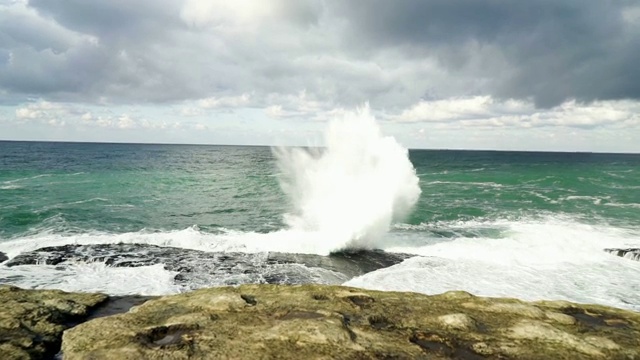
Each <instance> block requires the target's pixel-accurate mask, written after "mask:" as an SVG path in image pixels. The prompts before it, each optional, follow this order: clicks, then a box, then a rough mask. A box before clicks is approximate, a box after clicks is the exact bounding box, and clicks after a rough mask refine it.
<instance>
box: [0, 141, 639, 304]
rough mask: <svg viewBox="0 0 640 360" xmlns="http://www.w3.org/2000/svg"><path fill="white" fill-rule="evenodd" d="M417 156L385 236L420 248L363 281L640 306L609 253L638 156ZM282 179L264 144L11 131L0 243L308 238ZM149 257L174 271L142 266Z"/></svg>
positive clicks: (622, 241) (631, 227)
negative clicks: (405, 204) (74, 139)
mask: <svg viewBox="0 0 640 360" xmlns="http://www.w3.org/2000/svg"><path fill="white" fill-rule="evenodd" d="M409 159H410V161H411V163H412V164H413V166H414V168H415V173H416V175H417V177H418V179H419V182H418V185H419V188H420V190H421V194H420V197H419V198H418V201H417V203H416V205H415V206H414V207H413V210H412V211H411V212H410V213H409V214H408V216H406V217H405V218H404V219H401V220H399V221H396V222H395V223H394V224H393V225H392V226H391V228H390V229H389V232H388V233H386V234H385V235H384V237H383V239H382V241H381V242H378V243H376V244H377V245H376V247H382V248H383V249H385V250H387V251H396V252H405V253H411V254H415V255H416V258H415V259H411V260H410V261H406V262H405V263H403V264H400V265H399V266H396V267H393V268H389V269H383V270H380V271H376V272H374V273H371V274H367V275H365V276H364V277H362V278H359V279H355V280H353V281H352V282H350V284H352V285H357V286H363V287H369V288H380V289H401V290H412V291H420V292H425V293H434V292H440V291H445V290H448V289H451V288H457V289H460V288H462V289H466V290H468V291H472V292H475V293H480V294H485V295H500V296H502V295H509V296H518V297H523V298H528V299H533V298H563V299H569V300H574V301H583V302H599V303H605V304H610V305H616V306H622V307H627V308H633V309H640V295H637V294H640V291H639V290H640V280H639V279H640V263H639V262H634V261H631V260H628V259H623V258H618V257H615V256H612V255H610V254H607V253H605V252H604V251H602V249H604V248H608V247H624V246H629V247H630V246H636V247H638V246H639V245H640V155H623V154H585V153H528V152H485V151H428V150H412V151H410V152H409ZM280 180H281V169H280V168H279V167H278V159H277V158H276V157H275V156H274V154H273V152H272V150H271V149H270V148H267V147H234V146H190V145H132V144H84V143H45V142H0V252H4V253H6V254H7V255H8V256H9V257H13V256H16V255H17V254H19V253H21V252H24V251H28V250H33V249H35V248H38V247H44V246H53V245H61V244H69V243H117V242H127V243H148V244H155V245H161V246H174V247H184V248H190V249H200V250H206V251H231V250H233V251H247V252H260V251H271V250H278V251H290V252H307V251H306V250H305V249H306V248H305V246H306V245H305V241H310V240H309V239H311V238H314V236H315V235H313V234H311V233H310V232H306V233H305V232H304V231H302V232H290V231H288V224H287V223H286V221H285V218H284V214H286V213H288V212H291V208H292V199H291V198H290V197H287V196H286V195H285V192H284V191H283V190H282V189H281V186H280V182H279V181H280ZM333 186H335V187H339V186H340V184H339V182H338V183H336V184H334V185H333ZM363 201H368V200H363ZM372 201H373V199H372ZM335 206H336V209H338V208H340V206H341V204H335ZM327 211H332V210H331V209H328V210H327ZM346 220H347V221H348V215H347V219H346ZM307 237H308V239H307ZM314 251H315V250H313V249H311V250H309V251H308V252H314ZM93 266H95V264H94V265H93ZM24 269H26V268H23V269H22V270H20V271H23V272H22V273H20V276H18V275H16V274H17V273H12V271H14V272H16V271H18V270H15V268H3V267H2V266H0V278H2V277H3V276H4V277H5V280H4V282H12V281H10V280H7V279H11V278H12V277H13V278H15V279H19V280H16V281H13V282H15V283H17V284H20V285H23V286H32V287H56V286H57V285H56V284H58V285H59V283H57V282H55V281H53V280H51V279H50V278H47V277H46V276H45V275H42V272H46V271H49V270H50V269H48V268H45V267H44V266H43V267H42V268H41V269H40V270H42V271H41V272H40V273H38V274H40V275H37V276H36V275H33V276H32V277H31V278H30V276H31V275H28V274H26V275H25V273H24V271H25V270H24ZM47 269H48V270H47ZM92 269H93V270H91V271H97V272H98V273H99V275H100V276H102V277H103V278H104V277H108V275H106V274H107V272H109V271H111V269H108V268H100V269H98V270H99V271H98V270H96V268H92ZM45 270H46V271H45ZM85 270H86V269H85ZM85 270H83V271H85ZM147 270H149V274H150V275H149V276H150V277H156V278H159V277H161V276H159V275H158V273H159V272H162V269H146V270H145V269H143V268H140V269H139V271H140V272H139V273H138V275H140V276H141V277H142V276H143V275H144V274H145V273H143V272H144V271H147ZM151 270H153V271H151ZM29 271H32V272H33V274H35V273H36V272H37V270H34V269H31V270H29ZM154 271H155V272H154ZM30 274H31V273H30ZM153 274H155V275H153ZM559 274H562V275H561V276H560V275H559ZM67 275H68V274H67ZM38 276H40V278H38ZM69 276H71V275H69ZM74 276H75V275H74ZM144 276H146V275H144ZM35 278H38V279H41V280H38V281H35V280H33V279H35ZM42 279H44V280H42ZM47 279H49V280H47ZM74 279H75V280H73V281H76V282H77V283H78V284H83V283H82V281H80V280H78V278H74ZM30 281H31V282H30ZM47 281H51V283H47ZM141 281H142V280H141ZM145 281H146V280H145ZM159 286H161V285H159ZM57 287H61V286H57ZM62 288H72V289H77V288H79V289H80V290H82V289H83V288H82V285H78V286H76V287H73V286H71V285H69V284H67V286H66V287H64V286H62ZM134 290H135V289H133V290H131V289H128V288H127V289H123V290H122V292H127V291H131V292H134ZM171 291H173V290H167V292H171ZM160 292H162V291H160Z"/></svg>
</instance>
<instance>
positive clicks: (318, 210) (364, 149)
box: [274, 106, 420, 251]
mask: <svg viewBox="0 0 640 360" xmlns="http://www.w3.org/2000/svg"><path fill="white" fill-rule="evenodd" d="M324 139H325V146H326V147H325V148H324V149H303V148H278V149H275V150H274V152H275V154H276V157H277V159H278V166H279V168H280V171H281V177H280V186H281V188H282V190H283V191H284V192H285V194H286V195H287V196H288V197H289V200H290V201H291V204H292V206H293V211H292V212H291V213H288V214H285V222H286V224H287V225H288V226H289V227H290V229H291V230H294V231H303V232H313V233H316V234H317V235H319V237H318V238H319V239H320V240H319V241H322V242H324V243H325V244H326V245H327V247H328V248H329V249H331V251H338V250H342V249H358V248H375V247H378V246H379V244H380V240H381V238H382V237H383V235H384V234H385V233H386V232H387V231H388V230H389V227H390V225H391V224H392V222H394V221H396V220H399V219H401V218H402V217H404V216H406V215H407V214H408V212H409V211H410V210H411V208H412V207H413V205H414V204H415V203H416V201H417V200H418V197H419V196H420V187H419V186H418V177H417V176H416V173H415V169H414V167H413V164H411V162H410V161H409V157H408V151H407V149H405V148H403V147H402V146H401V145H400V144H398V142H397V141H396V140H395V139H394V138H393V137H390V136H383V135H382V133H381V131H380V128H379V126H378V124H377V123H376V121H375V118H374V117H373V116H372V115H371V112H370V110H369V107H368V106H365V107H364V108H362V109H359V110H357V111H355V112H350V113H347V114H346V115H345V116H344V117H343V118H341V119H336V120H333V121H331V122H330V123H329V126H328V129H327V130H326V132H325V136H324Z"/></svg>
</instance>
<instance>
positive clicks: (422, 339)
mask: <svg viewBox="0 0 640 360" xmlns="http://www.w3.org/2000/svg"><path fill="white" fill-rule="evenodd" d="M0 301H1V302H2V307H1V308H0V354H2V356H1V358H2V359H49V358H53V357H55V354H56V353H58V351H59V350H60V348H61V349H62V354H61V355H60V354H59V355H58V357H60V356H62V357H63V358H64V359H69V360H73V359H160V358H163V359H187V358H195V359H198V358H203V359H221V358H222V359H224V358H232V359H270V358H279V359H305V358H308V359H315V358H323V359H383V358H384V359H420V358H423V359H470V360H475V359H640V313H636V312H632V311H626V310H620V309H615V308H610V307H604V306H598V305H583V304H574V303H569V302H565V301H541V302H524V301H519V300H515V299H506V298H483V297H476V296H473V295H471V294H468V293H465V292H447V293H444V294H440V295H434V296H427V295H421V294H415V293H399V292H379V291H368V290H362V289H356V288H348V287H342V286H328V285H299V286H290V285H242V286H239V287H219V288H210V289H201V290H195V291H191V292H187V293H183V294H178V295H172V296H164V297H158V298H148V297H119V298H109V297H107V296H106V295H102V294H74V293H65V292H62V291H55V290H22V289H19V288H16V287H12V286H0ZM132 305H137V306H134V307H132V308H131V309H128V307H130V306H132ZM127 310H128V311H127ZM65 329H66V331H65Z"/></svg>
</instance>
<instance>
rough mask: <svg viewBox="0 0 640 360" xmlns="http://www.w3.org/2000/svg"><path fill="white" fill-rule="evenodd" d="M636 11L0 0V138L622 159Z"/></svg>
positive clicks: (637, 75) (547, 5)
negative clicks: (378, 139) (347, 117)
mask: <svg viewBox="0 0 640 360" xmlns="http://www.w3.org/2000/svg"><path fill="white" fill-rule="evenodd" d="M639 59H640V2H638V1H636V0H608V1H602V0H528V1H511V0H484V1H478V0H394V1H389V0H369V1H344V0H270V1H259V0H234V1H226V0H225V1H223V0H163V1H157V0H91V1H86V0H28V1H27V0H0V140H54V141H100V142H145V143H198V144H237V145H251V144H255V145H308V144H311V145H321V143H322V140H321V134H322V132H323V129H324V128H325V127H326V125H327V122H328V121H329V120H330V119H333V118H339V117H341V116H343V114H344V113H345V112H349V111H354V110H355V109H358V108H362V107H364V106H369V107H370V109H371V111H372V112H373V113H374V114H375V116H376V118H377V120H378V122H379V124H380V125H381V127H382V129H383V131H384V133H386V134H388V135H392V136H394V137H395V138H396V139H397V140H398V141H399V142H401V143H402V144H403V145H405V146H407V147H410V148H427V149H492V150H542V151H593V152H635V153H639V152H640V65H639V63H640V60H639Z"/></svg>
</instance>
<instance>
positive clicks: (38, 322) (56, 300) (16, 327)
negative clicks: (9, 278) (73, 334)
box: [0, 285, 107, 360]
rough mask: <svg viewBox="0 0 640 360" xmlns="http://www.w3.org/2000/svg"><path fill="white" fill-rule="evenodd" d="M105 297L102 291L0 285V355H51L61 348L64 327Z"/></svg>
mask: <svg viewBox="0 0 640 360" xmlns="http://www.w3.org/2000/svg"><path fill="white" fill-rule="evenodd" d="M106 299H107V296H106V295H102V294H74V293H66V292H63V291H59V290H23V289H20V288H17V287H13V286H6V285H0V303H1V304H2V305H1V306H0V354H1V355H2V356H0V358H2V359H3V360H5V359H49V358H52V357H53V356H54V355H55V354H56V353H57V352H58V350H59V349H60V341H61V336H62V332H63V330H65V329H66V328H68V327H70V326H72V325H75V324H76V323H77V322H79V321H80V320H82V318H83V317H86V316H87V314H88V312H89V311H90V310H91V309H92V308H94V307H96V306H97V305H99V304H100V303H102V302H104V301H105V300H106Z"/></svg>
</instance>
